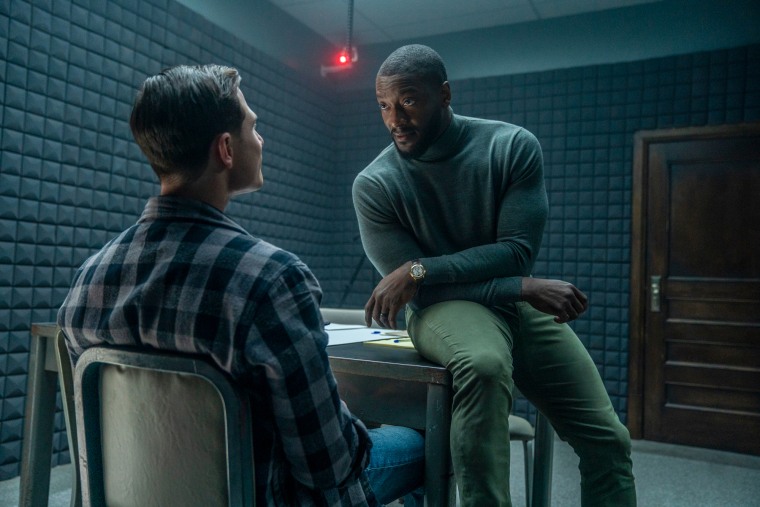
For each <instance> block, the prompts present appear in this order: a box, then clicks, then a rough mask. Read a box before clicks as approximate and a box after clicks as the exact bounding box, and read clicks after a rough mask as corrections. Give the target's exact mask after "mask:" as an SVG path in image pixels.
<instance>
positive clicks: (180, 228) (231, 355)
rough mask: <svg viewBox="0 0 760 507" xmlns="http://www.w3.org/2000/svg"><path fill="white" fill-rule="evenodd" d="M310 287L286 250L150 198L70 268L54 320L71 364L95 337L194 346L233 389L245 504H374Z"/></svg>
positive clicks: (209, 212) (316, 294) (363, 446)
mask: <svg viewBox="0 0 760 507" xmlns="http://www.w3.org/2000/svg"><path fill="white" fill-rule="evenodd" d="M321 295H322V294H321V290H320V288H319V284H318V282H317V280H316V278H315V277H314V275H313V274H312V273H311V271H310V270H309V268H308V267H307V266H306V265H305V264H304V263H303V262H302V261H300V260H299V259H298V258H297V257H296V256H295V255H293V254H291V253H289V252H286V251H284V250H282V249H279V248H277V247H275V246H273V245H271V244H269V243H267V242H265V241H263V240H260V239H257V238H255V237H253V236H251V235H250V234H249V233H247V232H246V231H245V230H244V229H243V228H242V227H240V226H239V225H238V224H236V223H235V222H234V221H232V220H231V219H230V218H229V217H227V216H226V215H225V214H223V213H222V212H220V211H218V210H217V209H215V208H213V207H212V206H209V205H207V204H205V203H202V202H199V201H193V200H189V199H181V198H176V197H154V198H152V199H150V200H149V201H148V203H147V205H146V207H145V210H144V212H143V214H142V216H141V217H140V219H139V221H138V222H137V223H136V224H135V225H133V226H132V227H130V228H129V229H127V230H126V231H124V232H123V233H121V234H120V235H119V236H118V237H117V238H115V239H113V240H112V241H110V242H109V243H108V244H106V245H105V246H104V247H103V249H102V250H100V251H99V252H98V253H96V254H95V255H93V256H92V257H90V258H89V259H87V261H85V263H84V264H83V265H82V267H81V268H79V270H78V271H77V273H76V276H75V278H74V282H73V284H72V287H71V290H70V292H69V294H68V296H67V297H66V300H65V301H64V303H63V306H62V307H61V309H60V311H59V313H58V324H59V325H60V326H61V328H62V329H63V331H64V334H65V335H66V338H67V343H68V348H69V353H70V354H71V357H72V360H73V361H76V359H77V358H78V357H79V356H80V355H81V353H82V352H83V351H84V350H85V349H87V348H88V347H92V346H96V345H101V344H111V345H117V346H118V345H122V346H130V347H146V348H156V349H162V350H170V351H178V352H186V353H192V354H201V355H204V356H208V357H210V358H211V359H212V360H213V361H214V362H215V363H216V364H217V365H218V366H219V367H220V368H222V369H223V370H225V371H226V372H228V373H229V374H230V375H231V376H232V378H233V379H235V380H236V381H237V382H239V383H240V384H241V385H243V386H245V387H246V388H247V389H248V391H249V392H250V394H251V397H252V405H253V407H254V408H253V410H254V418H253V426H254V428H253V432H254V433H253V440H254V455H255V460H256V463H255V469H256V471H255V474H256V477H255V487H256V499H257V505H266V506H280V505H288V506H299V507H300V506H309V505H319V506H359V505H374V504H375V498H374V495H373V494H372V493H371V490H370V489H369V487H368V486H367V484H366V475H365V474H363V473H362V471H363V470H364V467H365V466H366V464H367V462H368V460H369V448H370V447H371V442H370V440H369V437H368V434H367V431H366V428H365V427H364V425H363V424H362V423H361V421H359V420H358V419H356V418H355V417H353V416H352V415H351V413H350V412H349V411H348V409H347V407H346V406H345V404H344V403H343V402H342V401H341V400H340V398H339V396H338V391H337V387H336V382H335V378H334V377H333V375H332V372H331V370H330V365H329V362H328V358H327V353H326V351H325V347H326V346H327V334H326V333H325V331H324V327H323V322H322V318H321V315H320V313H319V302H320V299H321Z"/></svg>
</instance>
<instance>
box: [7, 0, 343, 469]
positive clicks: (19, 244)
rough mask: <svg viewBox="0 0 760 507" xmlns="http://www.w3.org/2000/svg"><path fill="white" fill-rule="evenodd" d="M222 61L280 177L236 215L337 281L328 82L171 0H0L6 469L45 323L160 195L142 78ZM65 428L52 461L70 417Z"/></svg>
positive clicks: (244, 200) (267, 167)
mask: <svg viewBox="0 0 760 507" xmlns="http://www.w3.org/2000/svg"><path fill="white" fill-rule="evenodd" d="M211 62H213V63H221V64H227V65H233V66H235V67H237V68H238V69H239V70H240V72H241V74H242V75H243V84H242V89H243V92H244V94H245V95H246V99H247V101H248V103H249V105H250V106H251V108H252V109H254V111H256V113H257V114H258V116H259V122H258V124H259V131H260V132H261V134H262V136H263V137H264V139H265V148H264V172H265V180H266V184H265V186H264V188H263V189H262V190H261V191H260V192H258V193H256V194H250V195H247V196H243V197H240V198H237V199H235V201H234V202H233V203H232V204H231V205H230V206H229V208H228V213H229V214H230V215H232V216H233V217H234V218H236V219H238V220H239V222H240V223H241V224H242V225H243V226H244V227H246V228H247V229H248V230H249V231H251V232H252V233H253V234H255V235H258V236H260V237H262V238H264V239H267V240H270V241H272V242H274V243H276V244H278V245H280V246H283V247H285V248H288V249H290V250H292V251H294V252H296V253H297V254H298V255H299V256H301V257H302V258H303V259H304V260H305V261H306V262H307V263H308V264H309V265H310V266H311V267H312V268H313V269H314V271H315V273H316V274H317V276H319V277H320V278H323V279H327V278H329V277H328V276H327V275H323V274H322V271H323V269H324V267H325V266H327V265H328V264H329V253H330V239H329V234H328V233H329V232H330V231H331V230H332V224H331V221H330V217H331V216H332V211H331V208H332V206H333V203H334V202H335V199H334V196H333V195H332V193H333V189H332V182H331V173H332V171H333V169H334V163H333V155H332V151H331V147H330V145H329V144H328V143H326V142H324V138H325V135H326V133H328V132H331V131H333V130H334V129H335V124H336V123H335V122H336V119H335V118H336V115H335V110H334V104H333V103H332V102H331V100H332V99H331V98H330V97H329V96H328V95H327V94H326V93H325V92H324V90H322V91H320V90H318V89H317V90H315V89H314V88H313V86H312V85H311V84H309V85H307V84H305V83H303V82H302V81H303V79H302V78H300V77H299V76H297V75H296V74H295V73H293V72H291V71H290V70H289V69H287V68H286V67H284V66H283V65H281V64H279V63H277V62H275V61H273V60H271V59H270V58H268V57H266V56H264V55H263V54H262V53H260V52H259V51H257V50H255V49H254V48H252V47H250V46H248V45H246V44H244V43H243V42H241V41H240V40H239V39H237V38H236V37H234V36H232V35H230V34H229V33H227V32H225V31H224V30H222V29H220V28H218V27H216V26H214V25H212V24H210V23H208V22H207V21H206V20H204V19H203V18H201V17H200V16H198V15H197V14H195V13H194V12H192V11H190V10H189V9H187V8H185V7H184V6H182V5H180V4H177V3H175V2H173V1H171V0H140V1H137V0H135V1H132V0H109V1H107V2H105V1H101V0H92V1H88V0H73V1H71V0H48V1H44V0H34V1H31V2H30V1H24V0H13V1H11V2H9V1H8V0H0V100H1V101H2V107H0V122H1V124H2V131H1V134H0V135H1V136H2V137H1V138H0V147H1V148H2V153H1V154H0V170H1V172H0V294H1V295H2V296H1V297H0V480H3V479H8V478H10V477H13V476H15V475H17V474H18V471H19V459H20V456H21V443H22V425H23V419H24V405H25V393H26V379H27V376H26V372H27V364H28V350H29V328H30V325H31V323H32V322H45V321H52V320H54V319H55V315H56V309H57V307H58V306H60V304H61V302H62V301H63V298H64V296H65V294H66V292H67V290H68V286H69V284H70V281H71V278H72V275H73V273H74V271H75V269H76V268H77V267H78V266H79V265H80V264H81V263H82V261H84V259H85V258H86V257H87V256H88V255H89V254H91V253H93V252H94V251H95V250H97V249H98V248H99V247H101V246H102V245H103V244H104V243H105V242H106V241H107V240H109V239H110V238H111V237H113V236H115V235H116V234H117V233H118V232H120V231H121V230H122V229H124V228H125V227H127V226H129V225H131V224H132V223H133V222H134V221H135V220H136V219H137V217H138V216H139V213H140V212H141V210H142V208H143V205H144V202H145V199H146V198H147V197H148V196H150V195H153V194H155V193H156V191H157V188H158V187H157V185H156V183H155V176H154V174H153V172H152V170H151V169H150V167H149V166H148V165H147V164H146V163H145V162H144V157H143V156H142V154H141V153H140V151H139V149H138V148H137V146H136V145H135V144H134V142H133V140H132V137H131V134H130V132H129V126H128V123H127V121H128V116H129V112H130V110H131V104H132V100H133V98H134V94H135V92H136V90H137V87H138V86H139V85H140V83H141V82H142V81H143V79H144V78H145V77H146V76H147V75H149V74H154V73H156V72H158V71H160V70H161V69H162V68H164V67H166V66H170V65H174V64H178V63H189V64H198V63H211ZM318 84H319V83H318ZM56 428H57V432H56V437H55V442H54V447H55V451H56V452H55V455H54V460H53V463H54V464H58V463H62V462H67V461H68V456H67V453H66V452H65V451H66V450H67V442H66V437H65V432H64V430H63V421H62V417H61V416H60V413H59V416H58V419H57V425H56ZM62 451H64V452H62Z"/></svg>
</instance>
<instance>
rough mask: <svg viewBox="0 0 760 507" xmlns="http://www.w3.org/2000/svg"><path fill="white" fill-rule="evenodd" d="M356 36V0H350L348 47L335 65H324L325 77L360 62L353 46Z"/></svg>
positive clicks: (342, 50) (338, 56) (347, 32)
mask: <svg viewBox="0 0 760 507" xmlns="http://www.w3.org/2000/svg"><path fill="white" fill-rule="evenodd" d="M353 35H354V0H348V28H347V30H346V45H345V46H344V47H343V49H341V50H340V52H339V53H338V55H337V57H336V59H335V60H336V63H335V64H334V65H322V69H321V74H322V77H325V76H326V75H327V74H331V73H333V72H342V71H344V70H348V69H350V68H351V67H353V64H354V63H355V62H356V61H357V60H359V53H358V52H357V51H356V47H355V46H353V45H352V42H353V41H352V39H353Z"/></svg>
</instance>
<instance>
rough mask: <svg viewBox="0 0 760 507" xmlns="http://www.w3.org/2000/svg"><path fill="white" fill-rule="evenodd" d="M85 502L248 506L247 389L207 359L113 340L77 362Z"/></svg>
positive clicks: (250, 493)
mask: <svg viewBox="0 0 760 507" xmlns="http://www.w3.org/2000/svg"><path fill="white" fill-rule="evenodd" d="M74 398H75V406H76V421H77V433H78V440H79V470H80V475H81V484H82V500H83V504H84V505H85V506H100V505H119V506H135V507H137V506H140V507H143V506H152V505H155V506H164V505H204V506H216V505H220V506H241V507H242V506H251V505H255V499H254V488H253V482H254V477H253V444H252V432H251V412H250V402H249V399H248V396H247V395H246V394H245V393H244V392H242V391H241V390H239V388H237V387H236V386H235V385H234V384H233V383H232V382H231V381H230V380H229V379H228V377H227V376H226V375H225V374H224V373H223V372H222V371H221V370H219V369H217V368H216V367H215V366H214V365H212V364H211V363H209V362H207V361H206V360H205V359H202V358H198V357H192V356H182V355H178V354H169V353H163V352H152V351H142V350H141V351H134V350H126V349H120V348H110V347H94V348H91V349H88V350H86V351H85V352H84V353H83V354H82V355H81V356H80V358H79V360H78V361H77V363H76V368H75V371H74Z"/></svg>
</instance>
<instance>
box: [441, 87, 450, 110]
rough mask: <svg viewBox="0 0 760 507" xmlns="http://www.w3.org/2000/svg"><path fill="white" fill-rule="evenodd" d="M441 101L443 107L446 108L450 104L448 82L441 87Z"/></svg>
mask: <svg viewBox="0 0 760 507" xmlns="http://www.w3.org/2000/svg"><path fill="white" fill-rule="evenodd" d="M441 99H442V104H443V105H444V106H446V107H448V106H449V105H450V104H451V86H449V82H448V81H444V82H443V84H442V85H441Z"/></svg>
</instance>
